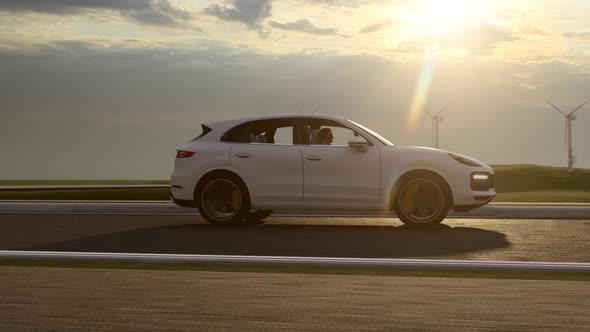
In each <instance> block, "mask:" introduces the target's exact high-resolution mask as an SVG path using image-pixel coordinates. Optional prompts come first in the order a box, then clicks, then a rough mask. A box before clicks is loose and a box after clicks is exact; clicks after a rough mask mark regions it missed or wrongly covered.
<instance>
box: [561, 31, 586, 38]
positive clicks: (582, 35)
mask: <svg viewBox="0 0 590 332" xmlns="http://www.w3.org/2000/svg"><path fill="white" fill-rule="evenodd" d="M563 36H564V37H566V38H573V39H584V40H586V39H590V32H587V31H585V32H565V33H564V34H563Z"/></svg>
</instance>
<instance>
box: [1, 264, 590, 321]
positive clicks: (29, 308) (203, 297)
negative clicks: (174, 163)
mask: <svg viewBox="0 0 590 332" xmlns="http://www.w3.org/2000/svg"><path fill="white" fill-rule="evenodd" d="M0 285H1V287H0V327H2V329H3V330H10V331H18V330H22V331H39V330H54V331H88V330H108V331H112V330H125V331H171V330H175V331H269V330H270V331H275V330H276V331H284V330H297V331H393V330H399V331H410V330H411V331H442V330H449V331H588V330H589V329H590V316H589V315H588V312H590V302H589V301H588V299H589V298H590V287H588V285H589V283H588V282H572V281H547V280H544V281H532V280H493V279H457V278H454V279H447V278H418V277H413V278H408V277H376V276H350V275H346V276H340V275H300V274H280V273H271V274H262V273H230V272H198V271H147V270H107V269H104V270H100V269H73V268H68V269H56V268H28V267H27V268H25V267H0Z"/></svg>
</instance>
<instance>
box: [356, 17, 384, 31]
mask: <svg viewBox="0 0 590 332" xmlns="http://www.w3.org/2000/svg"><path fill="white" fill-rule="evenodd" d="M391 23H392V20H391V19H386V20H384V21H382V22H379V23H374V24H369V25H367V26H366V27H364V28H362V29H360V30H359V33H373V32H377V31H380V30H383V29H386V28H388V27H391Z"/></svg>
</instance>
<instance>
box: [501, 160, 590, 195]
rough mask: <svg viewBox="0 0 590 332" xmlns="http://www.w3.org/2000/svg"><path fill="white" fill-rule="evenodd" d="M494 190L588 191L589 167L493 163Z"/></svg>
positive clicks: (506, 191) (503, 191) (589, 187)
mask: <svg viewBox="0 0 590 332" xmlns="http://www.w3.org/2000/svg"><path fill="white" fill-rule="evenodd" d="M492 167H493V168H494V171H495V172H496V179H495V183H496V191H497V192H499V193H510V192H525V191H540V190H552V191H560V190H576V191H578V190H580V191H588V192H589V193H590V169H583V168H580V169H574V172H573V173H571V174H570V173H568V172H567V169H566V168H565V167H549V166H539V165H526V164H525V165H494V166H492Z"/></svg>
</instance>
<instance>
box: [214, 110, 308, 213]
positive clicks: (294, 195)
mask: <svg viewBox="0 0 590 332" xmlns="http://www.w3.org/2000/svg"><path fill="white" fill-rule="evenodd" d="M241 127H242V128H236V130H238V131H241V132H240V133H239V135H238V136H240V137H237V138H238V139H236V137H234V138H232V137H229V138H230V139H233V140H237V141H238V142H235V144H234V145H233V146H232V147H231V149H230V153H229V159H230V164H231V166H232V168H234V169H236V170H237V171H238V172H239V173H240V175H241V176H242V178H243V179H244V181H245V182H246V185H247V186H248V189H249V190H250V196H251V197H250V198H251V202H252V207H253V208H280V207H289V206H293V205H297V204H301V202H302V200H303V165H302V159H301V146H300V145H296V144H295V143H296V141H297V140H298V137H297V134H296V133H297V132H296V130H295V121H294V119H289V118H287V119H267V120H259V121H252V122H249V123H246V124H244V125H242V126H241ZM224 136H231V135H227V134H226V135H224ZM222 140H223V138H222Z"/></svg>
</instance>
